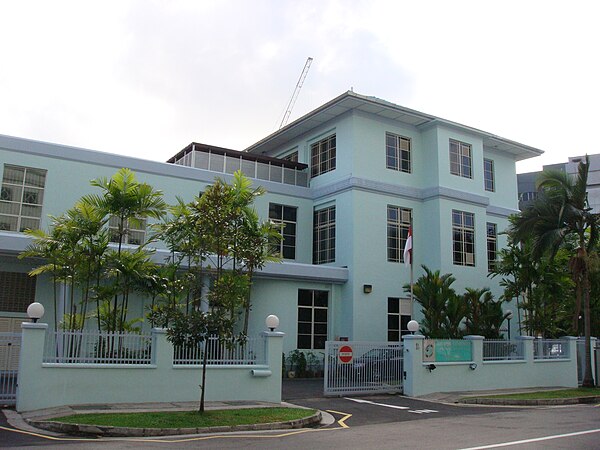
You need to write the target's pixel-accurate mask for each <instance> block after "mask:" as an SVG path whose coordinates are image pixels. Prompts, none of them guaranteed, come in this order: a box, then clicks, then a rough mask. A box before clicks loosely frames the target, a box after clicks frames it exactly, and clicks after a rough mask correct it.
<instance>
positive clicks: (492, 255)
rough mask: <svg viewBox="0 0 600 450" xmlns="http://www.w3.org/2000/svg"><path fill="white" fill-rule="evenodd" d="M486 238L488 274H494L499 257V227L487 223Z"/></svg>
mask: <svg viewBox="0 0 600 450" xmlns="http://www.w3.org/2000/svg"><path fill="white" fill-rule="evenodd" d="M486 236H487V259H488V272H492V271H493V270H494V269H495V268H496V259H497V257H498V225H497V224H495V223H493V222H487V223H486Z"/></svg>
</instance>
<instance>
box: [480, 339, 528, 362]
mask: <svg viewBox="0 0 600 450" xmlns="http://www.w3.org/2000/svg"><path fill="white" fill-rule="evenodd" d="M524 359H525V353H524V352H523V341H522V340H514V341H505V340H492V339H489V340H488V339H486V340H485V341H483V360H484V361H519V360H521V361H522V360H524Z"/></svg>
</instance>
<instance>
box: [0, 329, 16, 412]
mask: <svg viewBox="0 0 600 450" xmlns="http://www.w3.org/2000/svg"><path fill="white" fill-rule="evenodd" d="M20 352H21V333H0V405H6V404H7V405H14V404H15V402H16V401H17V374H18V373H19V355H20Z"/></svg>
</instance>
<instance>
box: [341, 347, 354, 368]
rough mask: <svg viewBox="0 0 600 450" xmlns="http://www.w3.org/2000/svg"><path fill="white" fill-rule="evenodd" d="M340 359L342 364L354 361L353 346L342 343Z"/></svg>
mask: <svg viewBox="0 0 600 450" xmlns="http://www.w3.org/2000/svg"><path fill="white" fill-rule="evenodd" d="M338 359H339V360H340V362H341V363H342V364H349V363H351V362H352V347H350V346H349V345H342V346H341V347H340V351H339V352H338Z"/></svg>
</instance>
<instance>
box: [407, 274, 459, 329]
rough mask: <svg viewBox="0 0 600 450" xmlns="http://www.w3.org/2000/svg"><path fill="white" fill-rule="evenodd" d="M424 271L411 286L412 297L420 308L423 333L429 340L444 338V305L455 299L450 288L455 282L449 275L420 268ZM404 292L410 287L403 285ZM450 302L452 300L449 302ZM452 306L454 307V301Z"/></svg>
mask: <svg viewBox="0 0 600 450" xmlns="http://www.w3.org/2000/svg"><path fill="white" fill-rule="evenodd" d="M421 267H422V268H423V270H424V271H425V274H424V275H421V276H420V277H419V279H418V280H417V281H416V282H415V283H414V285H413V297H414V299H415V300H416V301H417V302H418V303H419V304H420V305H421V306H422V311H423V322H422V323H421V327H422V331H423V333H424V334H425V335H426V336H428V337H430V338H445V337H447V334H446V332H445V330H444V316H445V309H446V303H447V302H448V301H449V300H451V299H452V298H454V297H456V292H455V291H454V289H453V288H452V287H451V286H452V283H454V281H456V278H454V277H453V276H452V275H451V274H449V273H447V274H444V275H440V271H439V270H436V271H435V272H433V271H432V270H430V269H429V268H428V267H427V266H425V265H423V266H421ZM404 291H405V292H410V285H408V284H406V285H404ZM451 301H452V300H451ZM452 302H453V305H454V301H452Z"/></svg>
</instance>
